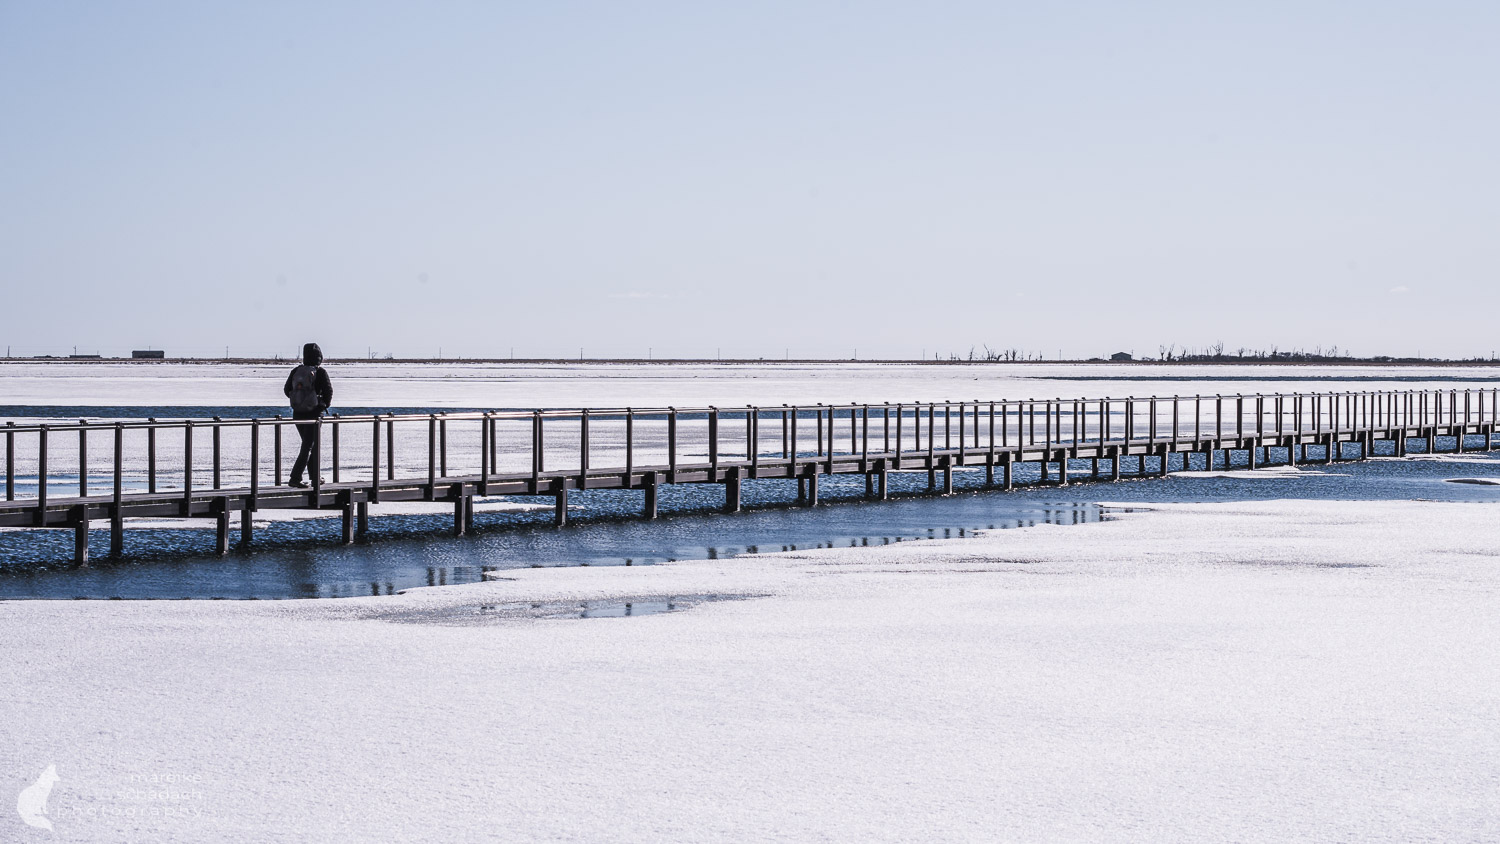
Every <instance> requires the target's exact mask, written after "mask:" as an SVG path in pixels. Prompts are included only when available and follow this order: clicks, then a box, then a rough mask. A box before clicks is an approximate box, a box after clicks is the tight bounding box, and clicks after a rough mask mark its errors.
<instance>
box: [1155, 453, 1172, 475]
mask: <svg viewBox="0 0 1500 844" xmlns="http://www.w3.org/2000/svg"><path fill="white" fill-rule="evenodd" d="M1171 459H1172V448H1171V446H1168V445H1162V447H1161V468H1160V470H1159V471H1158V472H1157V474H1159V475H1161V476H1162V477H1164V478H1165V477H1166V476H1167V469H1168V468H1169V466H1170V463H1169V461H1170V460H1171Z"/></svg>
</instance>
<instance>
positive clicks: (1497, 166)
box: [0, 0, 1500, 358]
mask: <svg viewBox="0 0 1500 844" xmlns="http://www.w3.org/2000/svg"><path fill="white" fill-rule="evenodd" d="M1497 43H1500V5H1497V4H1494V3H1481V2H1473V3H1444V2H1436V3H1422V4H1418V3H1391V2H1363V3H1356V2H1349V3H1317V2H1296V3H1291V2H1258V3H1236V4H1205V3H1201V2H1191V3H1189V2H1181V3H1128V4H1127V3H1092V2H1078V3H1051V4H1038V3H999V2H990V3H921V4H918V3H907V4H897V3H878V2H867V3H833V2H808V1H807V0H803V2H787V3H780V2H762V3H734V4H724V3H704V2H681V3H628V2H619V3H587V2H571V3H570V2H549V3H525V4H521V3H421V4H417V3H407V4H391V3H384V4H381V3H371V2H349V3H334V2H324V3H304V2H298V3H247V4H227V3H194V2H179V3H145V2H110V3H80V2H41V0H36V2H17V0H0V284H3V285H4V289H5V296H4V309H5V310H4V312H5V314H6V318H5V320H4V322H3V330H0V335H3V336H0V345H10V346H11V347H13V349H14V350H15V351H16V352H17V353H21V352H26V353H42V352H67V351H69V350H71V348H72V347H73V346H74V345H77V346H78V347H79V351H90V352H92V351H96V350H97V351H102V352H104V353H106V354H112V353H119V352H122V351H128V350H129V349H131V348H140V347H145V346H147V345H151V346H155V347H157V348H166V349H167V350H168V351H169V352H173V353H183V354H195V355H209V354H215V353H220V354H221V353H222V351H223V347H224V346H225V345H228V346H229V348H230V351H231V353H233V354H236V355H243V354H262V353H265V354H268V353H273V352H282V353H286V352H288V351H290V350H293V349H295V348H296V346H298V345H299V344H300V343H302V342H303V341H304V340H307V339H315V340H317V341H319V342H321V343H322V344H323V347H324V349H325V350H326V351H328V352H329V354H330V355H335V356H344V355H351V356H352V355H363V354H364V353H365V351H366V349H367V348H373V349H374V350H375V351H376V352H377V353H382V354H383V353H385V352H391V353H394V354H396V355H398V356H404V355H421V356H427V355H432V354H435V353H436V352H437V350H438V348H439V347H442V349H443V353H444V355H445V356H455V355H466V356H501V357H503V356H505V355H507V354H509V352H510V350H511V348H512V347H514V349H515V351H516V354H517V355H518V356H544V355H545V356H576V355H577V354H578V349H579V347H583V348H584V351H585V353H586V354H587V355H589V356H590V357H594V356H636V355H639V356H644V355H645V354H646V353H647V349H648V348H652V349H654V354H655V355H656V356H658V357H666V356H712V355H714V354H715V352H716V350H719V349H722V353H723V355H724V356H726V357H729V356H748V357H759V356H766V357H780V356H782V355H783V354H785V353H786V350H790V354H791V355H792V356H794V357H796V356H842V357H848V356H850V355H851V354H853V353H854V350H855V349H856V348H857V349H858V350H859V355H860V356H861V357H874V356H903V357H915V356H917V355H918V354H920V353H921V352H922V350H923V349H924V348H925V349H926V350H927V354H928V355H929V356H930V355H931V354H932V353H933V351H943V352H948V351H954V352H967V350H968V349H969V348H970V347H971V346H974V347H980V348H982V347H983V345H985V344H988V345H989V346H991V347H992V348H1011V347H1018V348H1023V349H1028V350H1031V351H1033V352H1042V353H1045V354H1046V355H1047V356H1048V357H1049V358H1050V357H1053V356H1055V355H1056V353H1057V351H1058V350H1059V349H1060V350H1062V352H1063V353H1064V354H1065V355H1067V356H1070V357H1072V356H1085V357H1086V356H1092V355H1097V354H1104V353H1108V352H1111V351H1115V350H1117V349H1133V350H1135V351H1136V352H1138V353H1153V354H1154V353H1155V351H1156V348H1157V346H1158V345H1159V344H1165V343H1177V344H1179V345H1182V344H1187V345H1192V346H1205V345H1208V344H1211V343H1214V342H1223V343H1225V344H1226V346H1228V347H1229V348H1231V349H1233V348H1235V347H1238V346H1241V345H1244V346H1252V347H1262V346H1270V345H1272V344H1277V345H1279V346H1281V347H1282V348H1289V347H1293V346H1308V347H1311V346H1314V345H1319V344H1321V345H1323V346H1325V347H1326V346H1329V345H1334V344H1337V345H1339V346H1341V347H1344V348H1348V349H1352V350H1354V351H1355V352H1357V353H1362V354H1376V353H1389V354H1414V353H1416V352H1417V351H1419V350H1420V351H1421V352H1423V353H1424V354H1428V355H1471V354H1484V355H1488V354H1489V353H1490V351H1491V350H1492V349H1493V348H1495V347H1497V346H1500V340H1495V339H1492V335H1491V325H1492V323H1493V314H1494V312H1495V310H1496V305H1497V304H1500V293H1497V284H1496V282H1497V281H1500V244H1497V238H1496V234H1497V229H1500V226H1497V224H1500V163H1497V162H1500V159H1497V149H1500V109H1497V104H1500V97H1497V94H1500V50H1496V49H1495V44H1497Z"/></svg>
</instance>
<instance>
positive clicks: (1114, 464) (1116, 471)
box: [1109, 445, 1125, 481]
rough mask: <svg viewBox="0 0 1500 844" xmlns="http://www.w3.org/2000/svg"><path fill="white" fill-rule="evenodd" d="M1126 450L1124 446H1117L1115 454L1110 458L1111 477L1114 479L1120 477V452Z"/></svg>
mask: <svg viewBox="0 0 1500 844" xmlns="http://www.w3.org/2000/svg"><path fill="white" fill-rule="evenodd" d="M1124 450H1125V449H1124V448H1123V447H1122V446H1118V445H1117V446H1115V450H1114V456H1113V457H1111V458H1110V460H1109V479H1110V480H1112V481H1118V480H1119V479H1120V456H1121V455H1120V452H1122V451H1124Z"/></svg>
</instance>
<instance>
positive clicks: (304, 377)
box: [291, 364, 321, 413]
mask: <svg viewBox="0 0 1500 844" xmlns="http://www.w3.org/2000/svg"><path fill="white" fill-rule="evenodd" d="M291 399H292V411H293V412H295V413H317V412H318V411H319V410H320V409H321V406H320V405H321V403H320V402H319V401H318V368H317V367H316V366H308V365H307V364H303V365H301V366H299V367H297V368H296V369H293V370H292V392H291Z"/></svg>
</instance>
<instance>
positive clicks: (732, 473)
mask: <svg viewBox="0 0 1500 844" xmlns="http://www.w3.org/2000/svg"><path fill="white" fill-rule="evenodd" d="M739 511H740V470H739V469H730V470H729V474H728V475H726V476H725V478H724V512H726V513H738V512H739Z"/></svg>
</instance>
